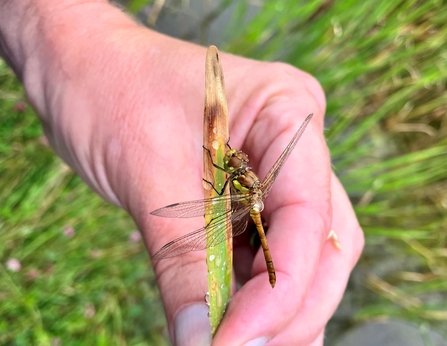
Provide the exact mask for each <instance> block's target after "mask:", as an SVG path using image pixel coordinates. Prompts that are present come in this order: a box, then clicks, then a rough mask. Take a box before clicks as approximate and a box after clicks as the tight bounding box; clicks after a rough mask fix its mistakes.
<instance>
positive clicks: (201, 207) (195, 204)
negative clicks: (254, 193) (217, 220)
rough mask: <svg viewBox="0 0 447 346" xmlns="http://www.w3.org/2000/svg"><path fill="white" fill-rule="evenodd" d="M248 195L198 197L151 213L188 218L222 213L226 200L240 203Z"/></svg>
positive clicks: (225, 208) (245, 199)
mask: <svg viewBox="0 0 447 346" xmlns="http://www.w3.org/2000/svg"><path fill="white" fill-rule="evenodd" d="M248 198H249V196H248V195H246V194H231V195H223V196H217V197H213V198H206V199H199V200H196V201H189V202H180V203H174V204H170V205H168V206H166V207H163V208H160V209H157V210H154V211H152V212H151V214H152V215H156V216H161V217H171V218H189V217H198V216H205V215H214V214H222V213H225V212H227V211H228V208H227V205H228V204H227V202H229V201H231V204H232V205H233V204H234V203H236V204H240V203H243V202H246V201H247V200H248Z"/></svg>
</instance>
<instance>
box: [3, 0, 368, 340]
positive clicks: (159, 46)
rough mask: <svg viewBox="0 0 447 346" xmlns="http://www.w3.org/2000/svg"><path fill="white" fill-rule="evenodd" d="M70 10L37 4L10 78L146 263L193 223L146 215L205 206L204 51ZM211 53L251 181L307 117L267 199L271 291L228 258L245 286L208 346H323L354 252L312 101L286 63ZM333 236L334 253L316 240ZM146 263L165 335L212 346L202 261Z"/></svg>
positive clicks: (252, 271)
mask: <svg viewBox="0 0 447 346" xmlns="http://www.w3.org/2000/svg"><path fill="white" fill-rule="evenodd" d="M50 2H51V1H47V3H50ZM73 2H76V1H73V0H71V1H70V3H73ZM79 3H82V4H81V5H79V4H78V5H77V6H74V7H73V6H72V7H64V6H60V7H58V8H57V10H54V9H53V11H52V12H51V16H50V12H45V10H44V9H45V7H42V8H41V11H40V12H38V13H40V15H41V16H45V14H46V15H47V17H46V18H45V21H42V26H41V30H42V31H43V33H44V35H42V38H41V42H40V43H41V44H40V45H38V47H37V48H36V47H35V45H33V47H32V48H34V49H35V50H34V51H33V54H34V55H31V54H30V56H29V57H28V58H27V60H26V63H25V64H23V66H27V67H28V69H25V68H23V70H21V67H20V66H21V65H22V64H17V66H16V71H18V73H19V75H20V73H23V80H24V84H25V87H26V91H27V93H28V95H29V98H30V100H31V102H32V103H33V105H34V107H35V108H36V110H37V111H38V113H39V114H40V117H41V119H42V123H43V126H44V130H45V133H46V135H47V137H48V138H49V141H50V143H51V145H52V146H53V148H54V149H55V150H56V151H57V152H58V154H59V155H60V156H62V157H63V158H64V159H65V160H66V161H67V162H68V163H69V164H70V165H71V166H72V167H73V168H74V169H75V170H76V171H77V172H78V173H79V174H80V175H81V177H83V179H84V180H85V181H86V182H87V183H88V184H89V185H90V186H91V187H92V188H93V189H94V190H95V191H97V192H98V193H99V194H100V195H101V196H103V197H104V198H105V199H107V200H109V201H111V202H112V203H115V204H116V205H119V206H121V207H123V208H125V209H126V210H127V211H128V212H129V213H130V214H131V215H132V216H133V218H134V219H135V221H136V223H137V225H138V227H139V229H140V230H141V232H142V234H143V236H144V240H145V243H146V246H147V248H148V249H149V252H150V253H151V254H153V253H155V251H156V250H158V249H159V248H160V247H161V246H162V245H164V244H165V243H167V242H169V241H171V240H173V239H175V238H177V237H179V236H181V235H183V234H185V233H187V232H188V231H192V230H194V229H197V228H199V227H201V226H203V220H200V218H199V219H197V220H196V219H191V220H169V219H162V218H156V217H153V216H151V215H149V212H150V211H152V210H154V209H156V208H159V207H162V206H165V205H166V204H170V203H175V202H181V201H187V200H193V199H200V198H201V197H202V180H201V179H202V170H203V168H202V150H201V145H202V143H201V141H202V122H203V99H204V65H205V49H204V48H202V47H197V46H194V45H191V44H188V43H185V42H181V41H177V40H174V39H171V38H168V37H165V36H163V35H159V34H156V33H154V32H151V31H149V30H147V29H144V28H142V27H139V26H137V25H136V24H134V23H133V22H132V21H131V20H130V19H129V18H127V17H126V16H125V15H123V14H122V13H121V12H119V11H118V10H116V9H114V8H112V7H111V6H110V5H108V4H106V3H104V2H102V1H95V2H92V3H90V2H88V1H79ZM61 28H62V30H61ZM73 28H76V29H77V30H73ZM78 28H82V30H78ZM56 29H58V30H56ZM220 57H221V61H222V64H223V69H224V74H225V81H226V88H227V99H228V102H229V112H230V134H231V145H232V147H235V148H238V149H241V150H243V151H244V152H246V153H247V154H248V155H249V157H250V166H251V167H253V169H254V171H255V172H256V173H257V174H258V176H259V177H260V178H261V179H262V178H263V177H264V175H265V174H266V173H267V171H268V170H269V169H270V167H271V166H272V164H273V163H274V162H275V160H276V159H277V158H278V156H279V155H280V154H281V152H282V150H284V148H285V146H286V145H287V144H288V142H289V140H290V139H291V138H292V136H293V134H294V133H295V131H296V129H297V128H298V126H299V125H300V124H301V122H302V121H303V120H304V118H305V117H306V116H307V115H308V114H309V113H314V117H313V119H312V121H311V123H310V124H309V126H308V128H307V129H306V132H305V133H304V135H303V136H302V138H301V139H300V142H299V143H298V145H297V147H296V148H295V149H294V151H293V153H292V154H291V156H290V158H289V159H288V161H287V163H286V164H285V165H284V167H283V169H282V171H281V173H280V175H279V176H278V179H277V180H276V182H275V186H274V187H273V190H272V192H271V194H270V196H269V198H268V199H267V200H266V202H265V210H264V212H263V216H264V217H265V218H266V220H267V222H268V224H269V231H268V241H269V246H270V251H271V253H272V256H273V259H274V263H275V268H276V274H277V284H276V286H275V288H274V289H272V288H271V287H270V285H269V282H268V279H267V278H268V276H267V273H266V268H265V262H264V259H263V255H262V253H261V252H260V251H258V253H257V254H256V256H255V257H254V258H251V257H250V255H249V254H248V256H247V251H240V252H239V253H236V254H235V256H238V255H241V253H243V254H242V255H241V258H244V260H236V261H235V271H236V273H238V274H239V279H240V280H241V281H243V282H245V284H244V285H243V287H242V288H241V289H240V290H239V291H238V292H237V293H236V294H235V295H234V297H233V299H232V300H231V302H230V304H229V306H228V308H227V311H226V315H225V318H224V320H223V322H222V324H221V326H220V328H219V331H218V333H217V334H216V337H215V339H214V341H213V344H215V345H241V344H244V343H246V342H248V341H250V340H253V339H257V338H264V339H258V341H259V343H258V344H262V343H261V342H262V341H263V340H264V341H265V342H267V341H268V340H270V341H269V342H268V344H269V345H286V344H288V345H319V344H322V340H323V332H324V326H325V324H326V323H327V321H328V319H329V318H330V316H331V315H332V313H333V311H334V310H335V308H336V306H337V304H338V302H339V301H340V299H341V296H342V294H343V291H344V288H345V285H346V282H347V279H348V276H349V273H350V271H351V270H352V267H353V266H354V264H355V262H356V261H357V259H358V256H359V254H360V252H361V249H362V246H363V235H362V232H361V229H360V227H359V225H358V223H357V221H356V218H355V215H354V213H353V210H352V207H351V205H350V202H349V200H348V198H347V197H346V194H345V193H344V191H343V188H342V187H341V185H340V184H339V182H338V180H337V179H336V178H335V176H334V175H333V174H332V173H331V169H330V159H329V154H328V151H327V148H326V145H325V141H324V137H323V116H324V108H325V100H324V95H323V92H322V90H321V88H320V86H319V85H318V83H317V82H316V81H315V80H314V79H313V78H312V77H310V76H309V75H307V74H305V73H303V72H301V71H299V70H297V69H295V68H292V67H290V66H287V65H284V64H278V63H262V62H257V61H253V60H248V59H243V58H240V57H236V56H232V55H227V54H221V55H220ZM9 60H10V61H11V60H13V59H11V58H10V59H9ZM36 81H37V82H36ZM41 86H44V87H41ZM331 229H334V230H336V232H337V234H338V236H339V238H340V242H341V244H342V246H343V251H342V252H338V251H336V250H335V249H333V248H332V246H331V245H330V244H328V243H327V242H326V238H327V235H328V233H329V231H330V230H331ZM241 250H243V247H242V248H241ZM154 265H155V267H154V269H155V273H156V275H157V280H158V283H159V287H160V292H161V295H162V299H163V302H164V305H165V311H166V315H167V319H168V323H169V325H170V331H171V336H172V338H173V339H174V340H176V343H177V345H199V344H200V340H202V341H204V342H208V343H209V338H210V336H209V327H208V317H207V315H206V306H205V304H204V303H203V296H204V294H205V292H206V291H207V280H206V263H205V253H204V252H194V253H188V254H185V255H183V256H180V257H176V258H173V259H167V260H163V261H159V262H157V263H154ZM206 340H208V341H206ZM258 344H256V345H258ZM252 345H255V344H252Z"/></svg>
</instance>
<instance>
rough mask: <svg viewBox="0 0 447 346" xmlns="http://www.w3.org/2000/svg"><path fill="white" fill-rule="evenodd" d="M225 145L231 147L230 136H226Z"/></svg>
mask: <svg viewBox="0 0 447 346" xmlns="http://www.w3.org/2000/svg"><path fill="white" fill-rule="evenodd" d="M225 145H226V146H227V147H228V149H229V150H231V147H230V136H228V141H227V143H225Z"/></svg>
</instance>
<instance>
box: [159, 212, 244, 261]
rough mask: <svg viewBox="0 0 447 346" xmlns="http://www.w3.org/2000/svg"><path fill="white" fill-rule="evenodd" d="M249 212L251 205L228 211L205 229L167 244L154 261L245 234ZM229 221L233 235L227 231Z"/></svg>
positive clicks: (214, 244)
mask: <svg viewBox="0 0 447 346" xmlns="http://www.w3.org/2000/svg"><path fill="white" fill-rule="evenodd" d="M238 206H241V205H238ZM249 211H250V206H249V205H244V206H243V208H240V209H238V210H236V211H233V210H228V211H227V212H225V213H224V214H222V215H220V216H217V217H215V218H214V219H212V220H211V221H210V222H209V223H208V225H206V226H205V227H202V228H199V229H198V230H195V231H194V232H191V233H188V234H186V235H184V236H182V237H180V238H177V239H175V240H173V241H171V242H169V243H167V244H166V245H165V246H163V247H162V248H161V249H160V250H158V251H157V252H156V253H155V255H154V256H153V257H152V260H154V261H156V260H160V259H163V258H169V257H175V256H178V255H182V254H184V253H187V252H190V251H198V250H204V249H206V248H208V247H212V246H216V245H217V244H220V243H222V242H223V241H224V240H226V239H227V238H229V237H235V236H237V235H239V234H241V233H243V232H244V231H245V229H246V228H247V224H248V219H249ZM227 221H231V223H232V233H231V234H227V232H226V231H225V225H226V222H227Z"/></svg>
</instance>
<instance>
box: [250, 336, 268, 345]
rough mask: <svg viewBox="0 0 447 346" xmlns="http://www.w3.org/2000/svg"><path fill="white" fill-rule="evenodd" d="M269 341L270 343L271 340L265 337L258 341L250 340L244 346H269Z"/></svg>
mask: <svg viewBox="0 0 447 346" xmlns="http://www.w3.org/2000/svg"><path fill="white" fill-rule="evenodd" d="M267 341H269V339H268V338H267V337H266V336H263V337H260V338H257V339H253V340H250V341H249V342H247V343H246V344H244V346H264V345H265V344H267Z"/></svg>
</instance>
